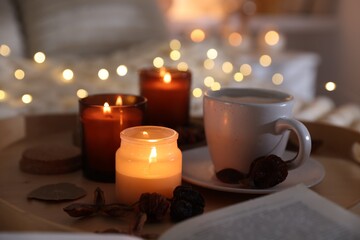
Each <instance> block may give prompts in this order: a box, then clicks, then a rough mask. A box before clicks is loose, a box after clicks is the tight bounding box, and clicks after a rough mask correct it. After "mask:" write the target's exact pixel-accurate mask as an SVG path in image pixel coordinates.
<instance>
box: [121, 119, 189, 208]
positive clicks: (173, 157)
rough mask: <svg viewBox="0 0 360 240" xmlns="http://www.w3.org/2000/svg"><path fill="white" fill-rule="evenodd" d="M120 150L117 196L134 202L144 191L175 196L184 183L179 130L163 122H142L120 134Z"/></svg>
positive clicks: (124, 201)
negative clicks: (156, 123)
mask: <svg viewBox="0 0 360 240" xmlns="http://www.w3.org/2000/svg"><path fill="white" fill-rule="evenodd" d="M120 138H121V147H120V148H119V149H118V151H117V152H116V197H117V200H118V201H119V202H121V203H126V204H133V203H135V202H137V201H138V200H139V198H140V196H141V194H142V193H153V192H157V193H159V194H162V195H164V196H165V197H168V198H171V197H172V192H173V190H174V189H175V187H176V186H178V185H180V184H181V171H182V154H181V151H180V149H179V148H178V146H177V139H178V133H177V132H176V131H175V130H173V129H170V128H166V127H159V126H138V127H132V128H128V129H125V130H123V131H122V132H121V134H120Z"/></svg>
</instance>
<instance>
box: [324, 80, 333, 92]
mask: <svg viewBox="0 0 360 240" xmlns="http://www.w3.org/2000/svg"><path fill="white" fill-rule="evenodd" d="M325 89H326V90H327V91H329V92H332V91H334V90H335V89H336V84H335V83H334V82H327V83H326V84H325Z"/></svg>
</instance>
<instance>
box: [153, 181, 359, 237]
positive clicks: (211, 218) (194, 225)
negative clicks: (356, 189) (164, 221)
mask: <svg viewBox="0 0 360 240" xmlns="http://www.w3.org/2000/svg"><path fill="white" fill-rule="evenodd" d="M160 239H161V240H165V239H172V240H180V239H207V240H210V239H217V240H218V239H221V240H225V239H239V240H240V239H244V240H253V239H254V240H258V239H292V240H294V239H299V240H300V239H301V240H302V239H314V240H315V239H316V240H323V239H324V240H332V239H339V240H340V239H341V240H344V239H349V240H350V239H352V240H355V239H360V217H359V216H357V215H355V214H353V213H351V212H349V211H347V210H345V209H343V208H341V207H340V206H338V205H336V204H334V203H332V202H330V201H329V200H327V199H325V198H323V197H321V196H320V195H318V194H316V193H315V192H313V191H311V190H309V189H308V188H307V187H305V186H304V185H297V186H295V187H292V188H289V189H287V190H284V191H281V192H278V193H274V194H271V195H267V196H264V197H260V198H257V199H254V200H250V201H247V202H243V203H238V204H236V205H232V206H229V207H226V208H222V209H219V210H216V211H213V212H210V213H207V214H204V215H201V216H198V217H194V218H192V219H190V220H188V221H184V222H182V223H179V224H178V225H176V226H175V227H173V228H171V229H169V230H168V231H166V232H165V233H164V234H162V236H161V237H160Z"/></svg>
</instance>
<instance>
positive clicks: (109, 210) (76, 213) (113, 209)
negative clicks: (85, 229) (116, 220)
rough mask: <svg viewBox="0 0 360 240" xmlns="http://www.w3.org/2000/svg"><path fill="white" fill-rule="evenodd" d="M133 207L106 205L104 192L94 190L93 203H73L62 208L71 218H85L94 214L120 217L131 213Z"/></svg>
mask: <svg viewBox="0 0 360 240" xmlns="http://www.w3.org/2000/svg"><path fill="white" fill-rule="evenodd" d="M132 210H133V207H131V206H129V205H125V204H118V203H112V204H106V203H105V196H104V192H103V191H102V190H101V189H100V188H96V190H95V192H94V203H93V204H88V203H73V204H70V205H69V206H67V207H65V208H64V211H65V212H67V214H69V215H70V216H71V217H86V216H91V215H95V214H105V215H108V216H111V217H121V216H123V215H124V214H125V213H126V212H129V211H132Z"/></svg>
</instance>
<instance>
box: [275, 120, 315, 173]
mask: <svg viewBox="0 0 360 240" xmlns="http://www.w3.org/2000/svg"><path fill="white" fill-rule="evenodd" d="M286 130H292V131H294V132H295V134H296V136H297V139H298V142H299V150H298V152H297V154H296V156H295V157H294V158H293V159H291V160H289V161H286V164H287V166H288V170H292V169H295V168H297V167H299V166H300V165H301V164H303V163H304V161H305V160H306V159H307V158H309V156H310V152H311V137H310V133H309V131H308V130H307V128H306V127H305V125H304V124H303V123H301V122H300V121H298V120H296V119H291V118H280V119H278V120H277V121H276V123H275V132H276V134H280V133H282V132H283V131H286Z"/></svg>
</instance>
